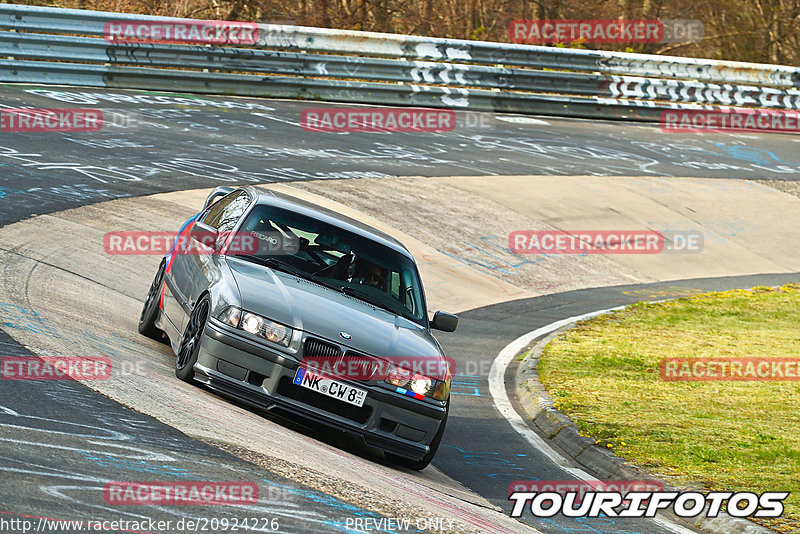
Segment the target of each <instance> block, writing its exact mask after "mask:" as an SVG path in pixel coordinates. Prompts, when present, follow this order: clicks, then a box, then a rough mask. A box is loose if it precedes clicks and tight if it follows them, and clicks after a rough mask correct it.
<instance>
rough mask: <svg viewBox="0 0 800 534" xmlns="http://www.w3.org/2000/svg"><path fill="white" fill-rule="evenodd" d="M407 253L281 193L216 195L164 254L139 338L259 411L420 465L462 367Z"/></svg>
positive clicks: (443, 317) (192, 376)
mask: <svg viewBox="0 0 800 534" xmlns="http://www.w3.org/2000/svg"><path fill="white" fill-rule="evenodd" d="M457 325H458V317H456V316H455V315H452V314H448V313H445V312H436V313H435V314H434V316H433V318H432V319H429V318H428V311H427V307H426V302H425V294H424V291H423V288H422V283H421V281H420V277H419V272H418V269H417V266H416V264H415V262H414V259H413V257H412V256H411V254H410V252H409V251H408V249H406V247H405V246H403V245H402V244H401V243H399V242H398V241H396V240H395V239H394V238H392V237H390V236H388V235H386V234H385V233H383V232H380V231H378V230H376V229H374V228H372V227H370V226H367V225H364V224H362V223H360V222H358V221H356V220H354V219H351V218H348V217H344V216H342V215H340V214H338V213H336V212H334V211H331V210H329V209H326V208H323V207H321V206H317V205H315V204H312V203H309V202H306V201H303V200H300V199H297V198H294V197H291V196H289V195H285V194H281V193H278V192H274V191H268V190H262V189H257V188H254V187H246V188H242V189H231V188H227V187H219V188H217V189H215V190H214V191H213V192H212V193H211V194H210V195H209V197H208V199H207V200H206V204H205V206H204V207H203V210H202V211H201V212H200V213H198V214H197V215H195V216H194V217H192V218H191V219H189V220H188V221H187V222H186V223H185V224H184V225H183V227H182V228H181V230H180V232H179V233H178V235H177V236H176V239H175V242H174V244H173V246H172V249H171V250H170V252H169V253H168V254H167V255H166V256H165V257H164V258H163V259H162V262H161V265H160V266H159V269H158V272H157V273H156V276H155V278H154V280H153V283H152V285H151V287H150V290H149V293H148V295H147V299H146V301H145V303H144V307H143V309H142V313H141V317H140V319H139V331H140V332H141V333H142V334H144V335H147V336H150V337H153V338H156V339H163V338H164V336H165V335H166V338H167V339H168V340H169V343H170V345H171V347H172V349H173V350H174V351H175V354H176V355H177V358H176V361H175V374H176V375H177V377H178V378H180V379H181V380H185V381H197V382H200V383H203V384H205V385H206V386H207V387H209V388H210V389H212V390H214V391H217V392H219V393H221V394H223V395H226V396H229V397H233V398H236V399H238V400H239V401H241V402H244V403H246V404H249V405H251V406H253V407H256V408H260V409H265V410H268V411H270V412H275V413H281V414H282V415H285V416H288V417H289V418H292V419H303V420H304V421H306V422H307V421H309V420H311V421H313V422H314V423H317V424H323V425H326V426H328V427H332V428H334V429H338V430H341V431H343V432H346V433H350V434H353V435H356V436H357V437H359V438H360V439H361V440H362V441H363V442H364V443H366V444H367V445H369V446H372V447H376V448H379V449H381V450H383V452H384V455H385V457H386V459H387V460H388V461H390V462H393V463H395V464H398V465H401V466H404V467H408V468H411V469H424V468H425V467H426V466H427V465H428V464H429V463H430V461H431V460H432V458H433V456H434V454H435V453H436V450H437V448H438V446H439V443H440V441H441V439H442V434H443V433H444V429H445V425H446V422H447V414H448V411H449V406H450V381H451V376H452V374H453V373H454V372H455V371H454V369H453V364H452V360H450V359H448V358H446V357H445V355H444V353H443V351H442V348H441V347H440V345H439V343H438V342H437V341H436V339H434V337H433V336H432V335H431V329H439V330H443V331H448V332H452V331H454V330H455V329H456V326H457Z"/></svg>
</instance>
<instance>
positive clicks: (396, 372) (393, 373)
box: [386, 366, 411, 387]
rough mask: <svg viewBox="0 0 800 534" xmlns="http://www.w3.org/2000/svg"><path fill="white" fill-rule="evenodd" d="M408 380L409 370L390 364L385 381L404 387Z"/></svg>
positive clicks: (409, 377)
mask: <svg viewBox="0 0 800 534" xmlns="http://www.w3.org/2000/svg"><path fill="white" fill-rule="evenodd" d="M409 380H411V371H409V370H408V369H403V368H402V367H397V366H392V367H391V368H390V369H389V372H388V373H387V376H386V381H387V382H388V383H390V384H392V385H393V386H400V387H404V386H406V385H407V384H408V381H409Z"/></svg>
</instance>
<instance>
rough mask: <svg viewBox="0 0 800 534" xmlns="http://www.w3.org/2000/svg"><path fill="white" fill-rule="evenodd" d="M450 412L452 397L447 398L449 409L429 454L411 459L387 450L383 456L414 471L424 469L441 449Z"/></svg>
mask: <svg viewBox="0 0 800 534" xmlns="http://www.w3.org/2000/svg"><path fill="white" fill-rule="evenodd" d="M449 413H450V399H447V411H446V412H445V414H444V419H442V424H441V425H439V430H437V431H436V435H435V436H433V441H431V445H430V447H429V448H428V452H427V454H425V456H423V457H422V458H420V459H419V460H411V459H409V458H404V457H403V456H397V455H396V454H392V453H390V452H385V453H384V454H383V456H384V457H385V458H386V460H387V461H389V462H391V463H393V464H395V465H399V466H400V467H405V468H406V469H412V470H414V471H422V470H423V469H425V468H426V467H428V465H430V463H431V461H432V460H433V457H434V456H436V451H438V450H439V444H440V443H441V442H442V436H444V427H445V426H446V425H447V416H448V414H449Z"/></svg>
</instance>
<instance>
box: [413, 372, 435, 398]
mask: <svg viewBox="0 0 800 534" xmlns="http://www.w3.org/2000/svg"><path fill="white" fill-rule="evenodd" d="M430 389H431V379H430V378H428V377H427V376H424V375H414V378H412V379H411V391H413V392H414V393H418V394H420V395H425V394H426V393H428V391H430Z"/></svg>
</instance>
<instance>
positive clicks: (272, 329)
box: [266, 323, 286, 343]
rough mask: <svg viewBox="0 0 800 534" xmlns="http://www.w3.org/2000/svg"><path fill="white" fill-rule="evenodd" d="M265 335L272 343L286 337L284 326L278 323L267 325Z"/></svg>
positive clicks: (281, 341)
mask: <svg viewBox="0 0 800 534" xmlns="http://www.w3.org/2000/svg"><path fill="white" fill-rule="evenodd" d="M266 337H267V339H269V340H270V341H272V342H273V343H283V342H284V340H285V339H286V327H285V326H283V325H282V324H278V323H270V324H269V326H267V331H266Z"/></svg>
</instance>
